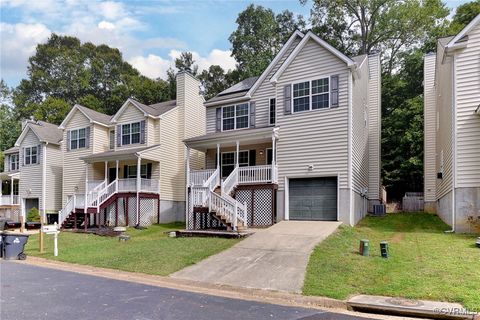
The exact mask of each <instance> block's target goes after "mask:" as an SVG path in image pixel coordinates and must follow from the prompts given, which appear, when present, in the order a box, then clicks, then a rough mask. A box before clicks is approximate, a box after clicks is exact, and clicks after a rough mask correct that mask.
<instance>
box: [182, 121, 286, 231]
mask: <svg viewBox="0 0 480 320" xmlns="http://www.w3.org/2000/svg"><path fill="white" fill-rule="evenodd" d="M277 140H278V133H277V129H276V128H273V127H267V128H258V129H248V130H237V131H229V132H217V133H212V134H207V135H205V136H201V137H196V138H192V139H188V140H186V141H185V144H186V146H187V192H188V193H189V197H188V202H189V203H188V208H189V211H188V213H187V227H188V228H189V229H212V228H222V227H223V226H222V223H215V221H214V220H215V219H213V220H212V219H211V218H210V217H212V211H213V212H215V213H216V214H217V213H218V211H221V215H222V216H223V217H224V220H226V221H229V222H231V224H232V226H231V228H232V229H234V230H236V228H237V227H238V226H239V225H241V226H243V227H251V226H268V225H271V224H273V223H274V222H275V211H276V208H275V197H276V188H277V183H278V180H277V176H278V175H277V172H278V169H277V165H276V144H277ZM192 149H193V150H197V151H200V152H203V153H204V154H205V162H204V165H203V168H199V167H198V163H197V164H196V166H191V165H190V153H191V150H192ZM212 208H213V209H212ZM217 215H218V214H217ZM220 220H221V219H220ZM237 221H238V223H237ZM229 227H230V226H229V225H227V229H228V228H229Z"/></svg>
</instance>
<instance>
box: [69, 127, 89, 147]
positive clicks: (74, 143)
mask: <svg viewBox="0 0 480 320" xmlns="http://www.w3.org/2000/svg"><path fill="white" fill-rule="evenodd" d="M85 145H86V135H85V128H82V129H75V130H70V150H75V149H81V148H85Z"/></svg>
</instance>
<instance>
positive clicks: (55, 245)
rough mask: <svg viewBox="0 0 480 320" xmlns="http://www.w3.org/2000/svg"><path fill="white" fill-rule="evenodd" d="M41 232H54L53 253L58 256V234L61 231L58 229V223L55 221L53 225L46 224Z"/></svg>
mask: <svg viewBox="0 0 480 320" xmlns="http://www.w3.org/2000/svg"><path fill="white" fill-rule="evenodd" d="M41 232H44V233H46V234H53V237H54V238H53V255H54V256H55V257H56V256H58V234H59V233H60V231H59V230H58V225H57V223H56V222H55V223H54V224H51V225H44V226H43V227H42V231H41Z"/></svg>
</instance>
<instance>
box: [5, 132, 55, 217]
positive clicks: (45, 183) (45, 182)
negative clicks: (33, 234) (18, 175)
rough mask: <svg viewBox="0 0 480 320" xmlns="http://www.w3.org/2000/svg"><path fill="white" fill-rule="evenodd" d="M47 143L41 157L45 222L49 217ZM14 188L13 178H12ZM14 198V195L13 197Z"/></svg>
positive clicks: (43, 147)
mask: <svg viewBox="0 0 480 320" xmlns="http://www.w3.org/2000/svg"><path fill="white" fill-rule="evenodd" d="M47 144H48V142H45V143H44V144H43V146H42V149H43V153H42V156H43V159H41V161H43V162H42V171H43V172H42V215H43V222H44V223H46V221H47V220H46V218H47V211H46V207H45V202H46V201H45V198H46V197H47V190H46V188H47ZM12 190H13V180H12ZM12 200H13V197H12Z"/></svg>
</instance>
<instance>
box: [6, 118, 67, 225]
mask: <svg viewBox="0 0 480 320" xmlns="http://www.w3.org/2000/svg"><path fill="white" fill-rule="evenodd" d="M61 143H62V131H61V130H59V129H58V127H57V126H56V125H54V124H50V123H47V122H44V121H34V120H27V121H25V122H24V123H23V129H22V133H21V134H20V136H19V137H18V139H17V141H16V142H15V146H14V147H13V148H10V149H8V150H6V151H5V170H4V172H2V173H1V174H0V177H1V178H2V186H3V185H4V183H3V181H4V180H6V181H5V185H6V187H7V188H6V189H8V190H9V191H10V194H9V195H2V197H1V201H2V202H1V206H0V208H1V209H2V211H3V214H4V215H5V216H6V217H7V218H10V219H13V220H19V214H20V215H23V216H24V217H25V216H26V214H27V213H28V211H29V210H30V209H32V208H37V209H38V210H39V211H40V213H41V214H43V215H44V216H46V217H48V216H50V215H52V214H56V213H57V212H58V210H60V209H61V207H62V198H61V188H62V151H61ZM2 189H4V188H2Z"/></svg>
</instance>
